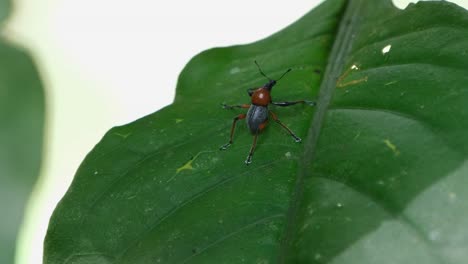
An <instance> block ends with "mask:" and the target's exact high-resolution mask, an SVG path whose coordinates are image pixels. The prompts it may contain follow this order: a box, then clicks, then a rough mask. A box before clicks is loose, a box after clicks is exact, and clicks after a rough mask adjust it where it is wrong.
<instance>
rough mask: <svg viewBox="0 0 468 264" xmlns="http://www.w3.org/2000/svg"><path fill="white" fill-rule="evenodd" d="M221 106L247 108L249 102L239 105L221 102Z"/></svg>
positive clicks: (225, 107)
mask: <svg viewBox="0 0 468 264" xmlns="http://www.w3.org/2000/svg"><path fill="white" fill-rule="evenodd" d="M221 106H222V107H223V108H224V109H233V108H249V107H250V105H249V104H241V105H227V104H221Z"/></svg>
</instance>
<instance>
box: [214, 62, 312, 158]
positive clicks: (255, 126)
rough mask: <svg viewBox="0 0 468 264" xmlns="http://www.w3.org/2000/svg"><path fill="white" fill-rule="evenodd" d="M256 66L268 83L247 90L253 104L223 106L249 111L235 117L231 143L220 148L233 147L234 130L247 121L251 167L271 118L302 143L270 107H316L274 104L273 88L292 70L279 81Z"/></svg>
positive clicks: (292, 102)
mask: <svg viewBox="0 0 468 264" xmlns="http://www.w3.org/2000/svg"><path fill="white" fill-rule="evenodd" d="M254 62H255V65H257V68H258V71H259V72H260V74H261V75H263V76H264V77H265V78H267V79H268V82H267V83H266V84H265V85H263V86H261V87H258V88H250V89H247V93H248V94H249V96H250V98H251V104H241V105H226V104H222V107H223V108H224V109H233V108H245V109H247V108H248V109H249V110H248V111H247V114H240V115H238V116H236V117H234V120H233V122H232V126H231V135H230V137H229V142H228V143H226V144H224V145H222V146H221V147H220V149H221V150H226V149H227V148H228V147H229V146H231V145H232V143H233V141H232V138H233V136H234V130H235V128H236V123H237V121H239V120H241V119H246V123H247V127H248V128H249V130H250V133H252V135H253V143H252V146H251V148H250V151H249V155H248V156H247V159H246V160H245V164H246V165H249V164H250V163H251V162H252V156H253V154H254V151H255V147H256V146H257V137H258V134H259V133H260V132H261V131H262V130H263V129H265V127H266V125H267V124H268V120H269V116H271V118H272V119H273V120H274V121H275V122H276V123H278V124H279V125H280V126H281V127H283V128H284V129H285V130H286V131H287V132H288V133H289V135H291V137H292V138H293V139H294V140H295V141H296V142H297V143H299V142H301V138H299V137H298V136H297V135H296V134H294V132H293V131H292V130H291V129H289V128H288V127H287V126H286V125H285V124H283V123H282V122H281V121H280V120H279V119H278V116H277V115H276V114H275V113H273V112H272V111H271V110H269V109H268V105H270V104H273V105H277V106H282V107H285V106H290V105H295V104H299V103H306V104H308V105H311V106H314V105H315V104H316V103H315V102H314V101H307V100H297V101H289V102H287V101H285V102H273V101H272V100H271V90H272V88H273V86H275V85H276V83H277V82H278V81H279V80H281V79H282V78H283V77H284V76H285V75H286V74H287V73H289V72H290V71H291V69H288V70H287V71H286V72H285V73H283V75H281V77H280V78H279V79H278V80H273V79H271V78H270V77H268V76H267V75H266V74H265V73H264V72H263V71H262V69H261V68H260V65H258V63H257V61H254Z"/></svg>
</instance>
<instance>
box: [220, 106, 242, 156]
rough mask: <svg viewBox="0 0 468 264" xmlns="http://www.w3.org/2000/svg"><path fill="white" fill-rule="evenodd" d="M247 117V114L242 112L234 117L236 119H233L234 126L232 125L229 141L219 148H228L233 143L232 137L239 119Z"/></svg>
mask: <svg viewBox="0 0 468 264" xmlns="http://www.w3.org/2000/svg"><path fill="white" fill-rule="evenodd" d="M245 117H246V114H240V115H238V116H236V117H234V120H233V121H232V127H231V136H230V137H229V142H228V143H226V144H224V145H222V146H221V147H220V148H219V149H220V150H226V149H227V148H228V147H229V146H231V144H232V137H233V136H234V129H235V128H236V122H237V120H239V119H244V118H245Z"/></svg>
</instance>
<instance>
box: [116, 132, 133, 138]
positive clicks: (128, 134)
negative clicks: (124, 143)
mask: <svg viewBox="0 0 468 264" xmlns="http://www.w3.org/2000/svg"><path fill="white" fill-rule="evenodd" d="M131 134H132V132H128V133H126V134H120V133H114V135H116V136H119V137H122V138H127V137H128V136H130V135H131Z"/></svg>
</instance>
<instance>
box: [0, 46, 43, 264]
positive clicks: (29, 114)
mask: <svg viewBox="0 0 468 264" xmlns="http://www.w3.org/2000/svg"><path fill="white" fill-rule="evenodd" d="M0 58H1V59H0V123H1V128H0V208H1V209H2V213H1V215H2V217H1V220H0V263H13V259H14V255H15V243H16V236H17V233H18V229H19V226H20V224H21V223H22V217H23V210H24V207H25V204H26V202H27V199H28V197H29V194H30V193H31V190H32V187H33V185H34V183H35V181H36V179H37V177H38V175H39V167H40V163H41V154H42V139H43V127H44V94H43V92H44V91H43V88H42V85H41V81H40V80H39V74H38V72H37V70H36V68H35V66H34V63H33V62H32V60H31V58H30V57H29V55H27V54H26V53H25V52H24V51H21V50H19V49H17V48H15V47H12V46H11V45H10V44H8V43H5V42H4V41H3V40H0Z"/></svg>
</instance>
